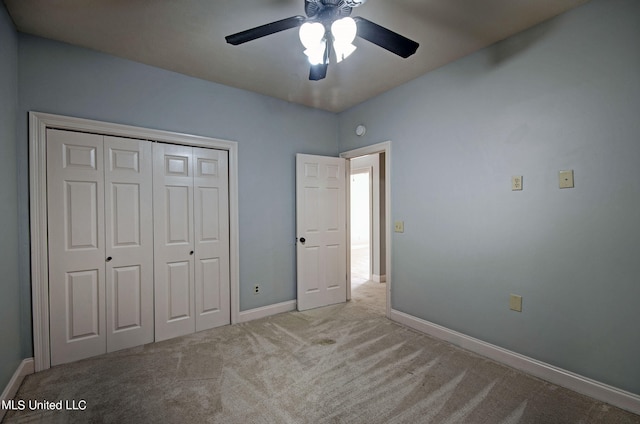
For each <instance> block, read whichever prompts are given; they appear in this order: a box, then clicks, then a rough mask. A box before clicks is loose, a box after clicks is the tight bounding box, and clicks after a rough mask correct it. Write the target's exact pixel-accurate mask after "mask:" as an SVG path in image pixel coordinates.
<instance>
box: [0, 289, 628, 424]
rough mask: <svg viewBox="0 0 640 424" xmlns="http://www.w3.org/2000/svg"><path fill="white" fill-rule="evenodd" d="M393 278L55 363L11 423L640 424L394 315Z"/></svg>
mask: <svg viewBox="0 0 640 424" xmlns="http://www.w3.org/2000/svg"><path fill="white" fill-rule="evenodd" d="M384 290H385V285H384V284H376V283H370V282H369V283H365V284H364V285H362V286H360V287H359V288H357V289H354V291H353V298H354V299H353V301H351V302H349V303H347V304H342V305H336V306H331V307H326V308H320V309H316V310H312V311H308V312H304V313H299V312H292V313H286V314H281V315H278V316H274V317H270V318H266V319H262V320H257V321H253V322H250V323H245V324H240V325H234V326H227V327H223V328H219V329H215V330H209V331H204V332H200V333H197V334H193V335H190V336H186V337H180V338H177V339H173V340H168V341H165V342H160V343H153V344H150V345H146V346H142V347H139V348H134V349H128V350H125V351H121V352H116V353H112V354H107V355H103V356H99V357H96V358H92V359H88V360H84V361H79V362H76V363H73V364H67V365H62V366H57V367H54V368H52V369H50V370H47V371H44V372H41V373H37V374H35V375H31V376H29V377H27V378H26V380H25V382H24V383H23V385H22V387H21V388H20V390H19V392H18V394H17V397H16V399H22V400H29V399H37V400H43V399H46V400H50V401H57V400H76V401H79V400H86V402H87V409H86V410H85V411H70V412H64V411H62V412H59V411H46V412H43V411H36V412H33V411H28V410H25V411H10V412H8V414H7V416H6V417H5V422H6V423H25V422H42V423H63V422H78V423H89V422H91V423H438V424H450V423H486V424H494V423H502V424H512V423H513V424H515V423H536V424H541V423H542V424H546V423H607V424H625V423H629V424H630V423H635V424H639V423H640V416H637V415H633V414H630V413H627V412H625V411H622V410H620V409H617V408H614V407H612V406H609V405H606V404H603V403H601V402H598V401H595V400H593V399H590V398H588V397H585V396H582V395H579V394H576V393H574V392H571V391H569V390H565V389H563V388H560V387H557V386H555V385H553V384H549V383H546V382H544V381H541V380H538V379H535V378H532V377H529V376H527V375H525V374H522V373H520V372H518V371H515V370H513V369H510V368H507V367H504V366H502V365H499V364H497V363H495V362H493V361H491V360H488V359H486V358H482V357H480V356H477V355H474V354H472V353H469V352H466V351H464V350H461V349H458V348H456V347H454V346H451V345H449V344H447V343H443V342H440V341H438V340H435V339H433V338H430V337H428V336H425V335H422V334H419V333H416V332H414V331H412V330H409V329H407V328H404V327H402V326H399V325H397V324H395V323H393V322H391V321H388V320H387V319H386V318H384V316H383V311H384Z"/></svg>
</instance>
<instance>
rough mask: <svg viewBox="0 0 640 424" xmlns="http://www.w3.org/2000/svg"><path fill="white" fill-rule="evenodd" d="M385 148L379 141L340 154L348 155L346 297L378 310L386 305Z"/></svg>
mask: <svg viewBox="0 0 640 424" xmlns="http://www.w3.org/2000/svg"><path fill="white" fill-rule="evenodd" d="M388 148H390V146H389V144H388V143H381V144H380V145H376V146H371V147H369V148H363V149H358V150H356V151H352V152H347V153H344V154H343V155H342V156H343V157H345V158H347V159H349V239H350V240H349V271H350V273H349V274H350V276H349V283H350V284H349V290H348V294H349V298H350V299H352V300H355V301H365V302H366V303H367V304H371V306H373V307H374V308H375V309H377V310H379V311H380V312H382V313H384V312H385V308H386V311H388V307H389V290H388V284H386V281H387V278H386V274H387V272H386V270H387V269H388V264H387V262H388V261H387V255H386V252H387V251H388V247H387V240H388V235H387V227H388V225H389V224H388V222H387V216H388V212H387V204H388V202H387V195H388V187H387V183H388V179H387V178H386V174H387V172H386V170H387V157H388V155H387V149H388ZM358 153H361V154H358Z"/></svg>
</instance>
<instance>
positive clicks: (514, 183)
mask: <svg viewBox="0 0 640 424" xmlns="http://www.w3.org/2000/svg"><path fill="white" fill-rule="evenodd" d="M511 190H512V191H521V190H522V175H514V176H513V177H511Z"/></svg>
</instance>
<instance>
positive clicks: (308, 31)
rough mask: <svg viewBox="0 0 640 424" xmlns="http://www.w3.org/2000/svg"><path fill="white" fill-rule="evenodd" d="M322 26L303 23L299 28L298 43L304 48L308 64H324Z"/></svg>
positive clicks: (323, 30) (324, 42)
mask: <svg viewBox="0 0 640 424" xmlns="http://www.w3.org/2000/svg"><path fill="white" fill-rule="evenodd" d="M325 32H326V31H325V29H324V25H322V24H321V23H320V22H305V23H304V24H302V25H301V26H300V32H299V34H298V35H299V36H300V42H301V43H302V45H303V46H304V47H305V48H306V50H305V51H304V54H306V55H307V58H308V59H309V63H310V64H312V65H320V64H322V63H324V53H325V49H326V47H327V41H326V39H325Z"/></svg>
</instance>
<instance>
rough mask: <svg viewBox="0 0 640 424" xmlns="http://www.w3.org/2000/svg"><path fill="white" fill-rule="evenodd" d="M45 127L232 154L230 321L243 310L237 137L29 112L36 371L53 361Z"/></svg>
mask: <svg viewBox="0 0 640 424" xmlns="http://www.w3.org/2000/svg"><path fill="white" fill-rule="evenodd" d="M47 128H55V129H61V130H71V131H81V132H89V133H96V134H102V135H106V136H116V137H127V138H138V139H143V140H152V141H159V142H165V143H172V144H179V145H184V146H192V147H204V148H211V149H218V150H226V151H227V152H228V154H229V270H230V279H229V280H230V285H231V287H230V301H231V324H236V323H237V322H238V317H239V314H240V293H239V292H240V283H239V281H240V280H239V269H240V266H239V244H238V243H239V231H238V143H237V142H235V141H229V140H222V139H217V138H210V137H202V136H197V135H190V134H181V133H175V132H170V131H162V130H154V129H148V128H142V127H134V126H130V125H121V124H114V123H109V122H101V121H94V120H89V119H82V118H74V117H69V116H63V115H54V114H48V113H40V112H29V200H30V203H29V213H30V231H31V238H30V240H31V299H32V320H33V351H34V352H33V353H34V365H35V371H36V372H38V371H42V370H46V369H48V368H50V367H51V356H50V354H51V352H50V350H51V347H50V344H49V274H48V270H49V263H48V248H47V246H48V236H47V234H48V228H47V166H46V163H47V154H46V153H47V150H46V147H47V146H46V140H47V137H46V133H47Z"/></svg>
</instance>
